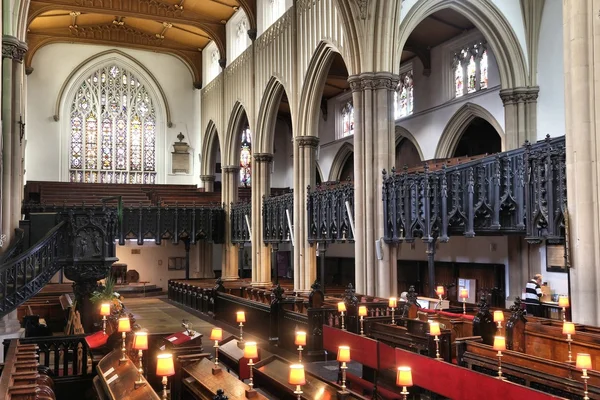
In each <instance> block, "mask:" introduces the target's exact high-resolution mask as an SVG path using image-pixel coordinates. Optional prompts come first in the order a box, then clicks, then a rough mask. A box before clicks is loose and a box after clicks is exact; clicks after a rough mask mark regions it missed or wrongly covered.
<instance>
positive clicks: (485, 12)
mask: <svg viewBox="0 0 600 400" xmlns="http://www.w3.org/2000/svg"><path fill="white" fill-rule="evenodd" d="M443 9H451V10H454V11H456V12H458V13H459V14H461V15H463V16H465V17H466V18H468V19H469V20H470V21H471V22H472V23H473V24H474V25H475V27H477V29H479V31H480V32H481V33H482V34H483V36H484V37H485V39H486V40H487V42H488V43H489V45H490V46H491V48H492V51H493V52H494V56H495V57H496V60H497V62H498V70H499V72H500V83H501V86H502V89H511V88H517V87H527V86H528V85H529V76H528V73H527V71H528V68H527V60H526V58H525V55H524V51H523V48H522V47H521V45H520V43H519V40H518V39H517V36H516V34H515V32H514V31H513V29H512V27H511V26H510V24H509V23H508V21H507V20H506V18H505V17H504V15H503V14H502V12H501V11H500V10H499V9H498V8H497V7H496V6H495V5H494V4H493V3H492V2H491V1H490V0H478V1H464V0H419V1H417V2H416V3H415V5H414V6H413V7H412V8H411V9H410V10H409V11H408V14H407V15H406V16H405V17H404V19H403V20H402V23H401V24H400V27H399V29H398V30H397V31H396V35H397V36H396V40H395V41H394V43H396V49H395V51H394V57H395V60H394V67H395V68H400V57H401V55H402V49H403V48H404V44H405V43H406V40H407V39H408V37H409V35H410V34H411V33H412V31H413V30H414V29H415V28H416V27H417V25H418V24H419V23H420V22H421V21H423V19H425V18H426V17H427V16H429V15H431V14H433V13H435V12H436V11H440V10H443Z"/></svg>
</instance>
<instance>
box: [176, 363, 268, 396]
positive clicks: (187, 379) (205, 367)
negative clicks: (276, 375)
mask: <svg viewBox="0 0 600 400" xmlns="http://www.w3.org/2000/svg"><path fill="white" fill-rule="evenodd" d="M213 365H214V363H213V362H211V361H209V360H208V359H206V358H204V359H202V360H200V361H198V362H195V363H190V364H188V365H186V366H184V367H183V371H182V379H183V381H182V387H183V392H182V397H181V399H182V400H183V399H185V400H192V399H193V400H213V399H214V398H215V396H216V395H217V393H218V391H219V389H221V390H223V394H224V395H225V396H227V397H228V398H229V400H245V399H246V390H248V389H250V386H248V385H246V384H245V383H244V382H242V381H240V380H239V379H237V378H235V377H234V376H233V375H231V374H228V373H226V372H225V371H221V372H220V373H217V374H214V375H213V373H212V367H213ZM253 398H254V399H256V400H267V397H265V396H263V395H262V394H260V393H258V392H257V393H256V396H255V397H253ZM171 400H179V399H171Z"/></svg>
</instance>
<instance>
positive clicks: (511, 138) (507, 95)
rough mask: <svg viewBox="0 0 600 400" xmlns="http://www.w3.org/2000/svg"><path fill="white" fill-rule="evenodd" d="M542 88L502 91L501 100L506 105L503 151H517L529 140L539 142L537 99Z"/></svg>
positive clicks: (520, 88)
mask: <svg viewBox="0 0 600 400" xmlns="http://www.w3.org/2000/svg"><path fill="white" fill-rule="evenodd" d="M539 91H540V88H539V87H537V86H532V87H519V88H514V89H502V90H501V91H500V98H501V99H502V103H503V104H504V134H505V140H504V147H503V149H502V150H503V151H506V150H513V149H517V148H519V147H521V146H523V144H524V143H525V141H526V140H529V141H530V142H532V143H535V142H536V141H537V98H538V93H539Z"/></svg>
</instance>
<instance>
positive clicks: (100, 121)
mask: <svg viewBox="0 0 600 400" xmlns="http://www.w3.org/2000/svg"><path fill="white" fill-rule="evenodd" d="M155 113H156V111H155V108H154V101H153V99H152V97H151V96H150V94H149V93H148V91H147V89H146V88H145V87H144V85H142V84H141V83H140V81H139V79H137V77H136V76H135V75H134V74H132V73H131V72H130V71H127V70H126V69H124V68H122V67H121V66H119V65H117V64H110V65H106V66H104V67H102V68H99V69H98V70H96V71H94V72H93V73H91V74H90V76H89V77H87V78H85V79H84V80H83V82H82V84H81V86H80V87H79V88H78V89H77V91H76V93H75V96H74V99H73V103H72V105H71V115H70V122H71V130H70V132H71V141H70V144H71V157H70V163H69V169H70V172H69V180H71V181H73V182H89V183H95V182H103V183H154V182H156V178H155V175H156V114H155ZM117 171H118V172H117ZM130 171H140V172H138V173H133V172H130ZM141 171H147V173H144V174H142V173H141Z"/></svg>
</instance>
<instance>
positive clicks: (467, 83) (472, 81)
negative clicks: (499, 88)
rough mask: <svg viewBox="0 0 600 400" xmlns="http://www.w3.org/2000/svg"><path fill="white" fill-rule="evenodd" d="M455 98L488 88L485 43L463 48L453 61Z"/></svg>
mask: <svg viewBox="0 0 600 400" xmlns="http://www.w3.org/2000/svg"><path fill="white" fill-rule="evenodd" d="M452 70H453V76H454V81H453V82H454V96H455V97H461V96H463V95H465V94H467V93H473V92H477V91H479V90H481V89H487V87H488V52H487V48H486V43H485V42H478V43H475V44H473V45H471V46H468V47H463V48H462V49H461V50H459V51H458V52H456V53H454V58H453V60H452Z"/></svg>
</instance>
